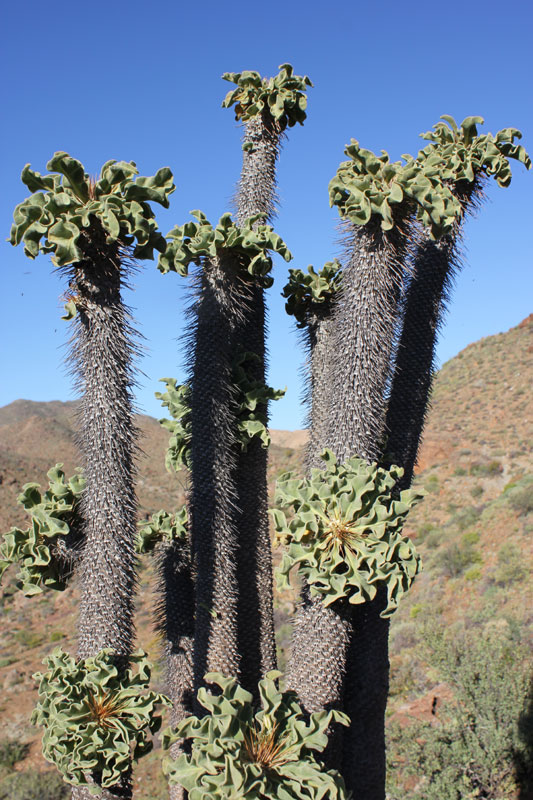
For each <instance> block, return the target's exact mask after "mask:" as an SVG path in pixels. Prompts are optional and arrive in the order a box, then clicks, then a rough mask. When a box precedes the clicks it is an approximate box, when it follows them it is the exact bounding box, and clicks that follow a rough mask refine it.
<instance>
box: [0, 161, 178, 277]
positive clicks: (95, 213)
mask: <svg viewBox="0 0 533 800" xmlns="http://www.w3.org/2000/svg"><path fill="white" fill-rule="evenodd" d="M46 168H47V170H49V172H51V173H52V174H50V175H41V174H40V173H39V172H34V171H33V170H31V169H30V166H29V164H27V165H26V166H25V167H24V169H23V170H22V175H21V178H22V182H23V183H24V184H25V185H26V186H27V187H28V189H29V190H30V191H31V192H33V194H32V195H31V197H28V198H27V199H26V200H24V201H23V202H22V203H20V204H19V205H18V206H17V207H16V208H15V212H14V223H13V226H12V228H11V236H10V239H9V241H10V242H11V244H13V245H17V244H20V242H23V243H24V252H25V254H26V255H27V256H29V258H35V257H36V256H37V255H38V254H39V251H41V252H42V253H54V256H53V258H52V260H53V262H54V263H55V264H56V265H57V266H59V267H61V266H66V265H67V264H72V263H75V262H77V261H81V260H82V258H83V253H82V251H81V250H80V247H79V246H78V244H79V240H80V236H81V235H82V233H83V231H85V230H86V229H88V228H89V227H90V226H91V224H93V222H94V220H98V221H99V223H100V224H101V226H102V228H103V230H104V232H105V235H106V241H107V242H108V243H112V242H120V244H122V245H126V246H130V245H133V244H135V247H134V250H133V255H134V257H135V258H153V251H154V248H155V249H156V250H159V251H162V250H164V249H165V240H164V238H163V236H162V235H161V233H160V232H159V231H158V230H157V225H156V223H155V219H154V213H153V211H152V209H151V207H150V205H149V202H152V201H153V202H156V203H159V204H160V205H162V206H164V207H165V208H168V196H169V194H171V192H173V191H174V189H175V186H174V183H173V177H172V172H171V171H170V169H169V168H168V167H163V168H162V169H160V170H158V171H157V172H156V174H155V175H154V176H152V177H149V178H148V177H136V178H134V176H136V175H138V170H137V167H136V165H135V163H134V162H133V161H130V162H126V161H106V163H105V164H104V166H103V167H102V170H101V172H100V177H99V178H98V179H97V180H92V179H91V177H90V176H89V175H88V174H87V173H86V172H85V169H84V167H83V165H82V164H81V163H80V162H79V161H77V160H76V159H75V158H72V157H71V156H69V155H68V153H65V152H62V151H61V152H57V153H55V154H54V156H53V158H52V159H51V160H50V161H49V162H48V164H47V165H46ZM43 239H44V241H42V240H43Z"/></svg>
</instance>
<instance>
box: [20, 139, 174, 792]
mask: <svg viewBox="0 0 533 800" xmlns="http://www.w3.org/2000/svg"><path fill="white" fill-rule="evenodd" d="M47 169H48V170H49V171H50V174H48V175H44V176H43V175H40V174H39V173H38V172H34V171H33V170H31V169H30V167H29V165H27V166H26V167H25V168H24V170H23V172H22V180H23V182H24V183H25V184H26V186H27V187H28V189H29V190H30V192H32V194H31V196H30V197H28V198H27V199H26V200H24V201H23V202H22V203H20V204H19V205H18V206H17V207H16V209H15V212H14V224H13V227H12V229H11V243H12V244H14V245H17V244H19V243H20V242H22V243H23V244H24V251H25V253H26V255H28V256H29V257H30V258H35V257H36V256H37V254H38V253H39V251H41V252H44V253H53V262H54V264H55V265H56V266H57V267H60V268H61V269H62V271H63V272H64V274H65V275H66V277H67V279H68V284H69V290H70V293H71V294H70V300H69V301H68V303H67V308H66V311H67V314H66V317H67V318H72V319H73V321H72V324H73V326H74V333H73V336H72V340H71V351H70V357H69V361H70V365H71V368H72V371H73V374H74V375H75V377H76V378H77V380H78V381H79V384H80V388H81V392H82V398H81V406H80V412H79V429H78V444H79V447H80V450H81V454H82V459H83V469H84V476H85V481H86V485H85V489H84V491H83V493H82V495H81V499H80V503H79V514H80V520H81V522H80V529H81V537H82V549H81V554H80V557H79V563H78V572H79V574H80V577H81V590H82V591H81V601H80V614H79V640H78V656H79V657H80V658H81V659H85V658H88V657H96V656H97V655H98V653H100V652H101V651H102V650H104V649H108V648H110V649H111V650H112V651H113V653H114V658H115V660H116V662H117V665H118V667H119V668H120V669H125V668H126V666H127V663H128V659H129V656H130V653H131V650H132V644H133V636H134V624H133V592H134V583H135V550H134V548H135V540H136V521H135V514H136V500H135V488H134V475H135V469H134V457H135V447H136V443H135V440H136V431H135V427H134V424H133V411H132V396H131V392H132V381H133V373H132V358H133V354H134V352H135V344H134V342H133V340H132V336H133V329H132V328H131V326H130V323H129V318H128V313H127V310H126V309H125V307H124V304H123V301H122V297H121V290H122V287H123V285H124V283H125V280H126V277H127V274H128V270H129V259H130V258H131V257H134V258H153V251H154V248H155V249H156V250H162V249H164V247H165V241H164V239H163V237H162V235H161V234H160V233H159V231H158V230H157V226H156V223H155V220H154V214H153V211H152V209H151V207H150V205H149V202H151V201H155V202H157V203H160V204H161V205H163V206H168V195H169V194H170V193H171V192H172V191H173V190H174V184H173V182H172V173H171V172H170V170H169V169H167V168H164V169H161V170H159V171H158V172H157V173H156V175H154V176H153V177H151V178H147V177H137V176H138V171H137V168H136V166H135V164H134V163H133V162H130V163H126V162H124V161H120V162H117V161H108V162H106V164H104V166H103V167H102V170H101V173H100V176H99V178H98V179H92V178H91V177H90V176H89V175H88V174H87V173H86V172H85V170H84V168H83V165H82V164H81V163H80V162H79V161H77V160H76V159H74V158H71V157H70V156H69V155H68V154H67V153H65V152H58V153H56V154H55V155H54V157H53V158H52V159H51V160H50V161H49V162H48V164H47ZM120 782H121V785H120V787H119V788H117V790H116V792H118V794H119V795H121V796H123V797H127V796H129V795H131V787H130V785H129V777H128V774H121V776H120ZM106 785H109V784H106ZM74 794H75V795H76V796H77V798H78V800H82V798H86V797H88V795H87V791H86V790H85V789H82V790H79V791H77V790H76V791H75V793H74ZM115 794H116V793H115V792H114V791H113V790H110V794H109V797H112V796H115Z"/></svg>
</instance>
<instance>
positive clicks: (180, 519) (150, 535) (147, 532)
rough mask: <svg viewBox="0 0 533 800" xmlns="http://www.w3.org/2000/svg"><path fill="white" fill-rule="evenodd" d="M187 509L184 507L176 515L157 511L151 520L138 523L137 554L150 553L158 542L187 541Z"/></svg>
mask: <svg viewBox="0 0 533 800" xmlns="http://www.w3.org/2000/svg"><path fill="white" fill-rule="evenodd" d="M187 524H188V518H187V507H186V506H182V508H180V509H179V511H177V512H176V513H175V514H174V515H172V514H169V513H168V511H157V512H156V513H155V514H152V517H151V519H149V520H148V519H147V520H143V521H142V522H139V523H137V541H136V544H135V552H136V553H139V555H144V554H145V553H150V552H151V551H152V550H153V549H154V548H155V546H156V545H157V544H158V542H162V541H164V542H167V543H170V542H174V541H183V542H185V541H186V540H187Z"/></svg>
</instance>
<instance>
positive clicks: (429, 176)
mask: <svg viewBox="0 0 533 800" xmlns="http://www.w3.org/2000/svg"><path fill="white" fill-rule="evenodd" d="M344 152H345V153H346V155H347V156H349V158H350V160H349V161H343V162H342V163H341V164H340V166H339V168H338V170H337V173H336V175H335V176H334V177H333V178H332V180H331V181H330V184H329V199H330V205H332V206H334V205H335V206H338V208H339V211H340V213H341V215H342V216H343V217H346V218H347V219H349V220H350V221H351V222H353V223H355V224H356V225H366V224H367V223H368V222H369V221H370V219H371V217H373V216H376V217H378V218H381V227H382V229H383V230H384V231H387V230H391V229H392V228H394V226H395V224H396V220H395V215H394V207H395V206H396V207H398V206H399V205H400V204H401V203H404V205H405V202H404V201H407V206H408V208H409V216H410V215H411V213H415V214H416V217H417V219H419V220H420V221H421V222H422V224H423V225H425V226H426V227H428V228H430V229H431V231H432V235H433V236H434V238H440V236H442V235H443V234H444V233H446V232H447V231H449V230H450V228H451V226H452V225H453V223H454V220H455V219H456V217H457V215H458V214H459V213H460V205H459V203H458V201H457V199H456V198H455V197H454V196H453V194H452V192H451V191H450V189H449V188H448V186H446V184H445V181H444V177H443V175H442V162H441V160H439V159H429V158H428V159H426V160H424V161H419V160H417V159H414V158H413V157H412V156H409V155H404V156H402V158H403V159H404V160H405V164H403V163H402V162H401V161H395V162H391V161H390V159H389V155H388V153H387V152H386V151H385V150H382V151H381V152H382V155H381V156H376V155H375V154H374V153H373V152H372V151H371V150H366V149H365V148H362V147H360V145H359V142H358V141H357V140H356V139H352V140H351V143H350V144H349V145H347V146H346V149H345V151H344Z"/></svg>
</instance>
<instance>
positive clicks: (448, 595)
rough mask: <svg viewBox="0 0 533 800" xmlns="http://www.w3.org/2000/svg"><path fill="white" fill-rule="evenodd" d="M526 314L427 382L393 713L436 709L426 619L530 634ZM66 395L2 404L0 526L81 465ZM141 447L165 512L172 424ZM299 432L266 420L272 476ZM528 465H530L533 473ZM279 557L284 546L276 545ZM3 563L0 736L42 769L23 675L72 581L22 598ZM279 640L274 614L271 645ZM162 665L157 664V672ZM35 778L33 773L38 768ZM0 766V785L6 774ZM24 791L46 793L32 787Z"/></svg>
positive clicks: (67, 630)
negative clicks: (417, 567) (419, 496)
mask: <svg viewBox="0 0 533 800" xmlns="http://www.w3.org/2000/svg"><path fill="white" fill-rule="evenodd" d="M532 366H533V315H532V316H531V317H529V318H528V319H527V320H524V321H523V322H522V323H521V324H520V325H519V326H517V327H516V328H513V329H511V330H510V331H508V332H507V333H504V334H499V335H497V336H491V337H488V338H486V339H482V340H481V341H479V342H476V343H475V344H472V345H470V346H469V347H467V348H466V349H465V350H463V351H462V352H461V353H459V355H458V356H457V357H456V358H454V359H452V360H451V361H449V362H447V363H446V364H445V365H444V366H443V368H442V369H441V371H440V373H439V374H438V376H437V378H436V382H435V388H434V392H433V405H432V410H431V412H430V415H429V420H428V425H427V429H426V434H425V442H424V446H423V449H422V454H421V459H420V469H419V471H418V473H417V477H416V480H417V481H418V482H419V483H420V484H422V485H423V486H424V487H425V488H426V490H427V491H428V495H427V497H426V499H425V501H424V502H423V503H422V504H420V506H418V507H417V508H416V509H415V510H414V512H413V513H412V515H411V516H410V518H409V520H408V523H409V524H408V529H407V533H408V534H410V535H411V536H413V538H414V539H415V540H416V543H417V546H419V548H420V551H421V553H422V557H423V560H424V564H425V569H424V572H423V573H422V575H420V576H419V577H418V578H417V580H416V582H415V585H414V587H413V590H412V592H410V593H409V595H408V596H407V598H406V600H405V601H404V602H403V604H402V605H401V607H400V610H399V611H398V612H397V614H396V615H395V616H394V618H393V623H392V629H391V663H392V683H391V690H392V691H391V700H390V712H391V715H393V716H394V717H396V718H400V719H401V718H402V715H403V717H405V716H409V715H410V714H415V715H419V716H420V715H422V716H424V715H431V709H432V703H433V698H434V697H435V696H437V695H439V696H443V692H445V689H443V687H440V688H439V686H438V677H436V676H435V675H434V674H432V673H431V671H428V670H427V669H426V667H425V665H424V663H423V660H421V658H420V656H419V651H418V649H417V647H418V643H419V641H420V635H421V634H420V631H421V630H422V624H423V623H424V621H429V622H430V623H431V624H432V625H433V624H442V622H443V621H444V622H445V624H446V625H451V624H453V622H454V621H455V620H460V619H463V618H474V617H475V615H477V616H478V618H479V619H482V618H484V617H483V615H485V617H486V618H488V619H490V620H494V619H498V618H504V616H505V615H507V616H508V615H513V616H514V617H515V618H518V619H519V620H520V623H521V624H522V625H523V627H524V630H525V631H526V635H528V636H529V637H530V638H531V636H532V631H533V612H532V611H531V608H533V602H532V599H533V598H532V597H531V591H530V584H528V583H527V579H528V570H529V565H530V564H531V560H532V559H531V556H532V555H533V552H532V542H533V537H532V536H531V534H532V533H533V484H530V483H528V481H529V480H531V477H530V478H528V475H529V476H532V473H533V464H532V461H533V459H532V441H533V437H532V433H533V405H532V400H531V395H530V387H531V378H532V373H533V369H532ZM74 411H75V403H60V402H52V403H35V402H31V401H27V400H19V401H16V402H15V403H11V404H10V405H9V406H6V407H4V408H2V409H0V481H1V482H0V525H1V527H0V530H7V529H8V528H9V526H10V525H11V524H15V523H16V522H21V523H22V524H24V525H25V524H27V523H26V519H25V515H24V514H23V513H21V512H20V511H19V510H17V507H16V503H15V500H16V495H17V494H18V492H19V490H20V487H21V486H22V484H24V483H26V482H28V481H39V482H41V484H44V482H45V473H46V470H47V469H48V468H49V467H50V466H52V465H53V464H55V463H56V462H58V461H62V462H64V464H65V467H66V468H67V471H68V472H70V471H71V470H73V469H74V468H75V466H76V464H77V458H76V450H75V445H74V435H73V421H72V417H73V413H74ZM138 425H139V427H140V429H141V430H142V433H143V441H142V447H143V450H144V452H145V453H146V454H147V455H146V456H144V457H142V458H141V460H140V462H139V486H138V494H139V499H140V504H141V513H142V514H145V513H147V512H149V511H154V510H156V509H158V508H166V509H167V510H172V509H173V508H175V507H176V506H177V505H178V503H179V502H180V501H181V499H182V498H183V494H184V488H183V487H184V479H183V480H181V481H180V479H176V476H172V475H169V474H168V473H167V472H166V471H165V468H164V451H165V448H166V444H167V440H168V435H167V432H166V431H165V430H164V429H162V428H161V427H160V426H159V425H158V423H157V421H156V420H154V419H151V418H148V417H139V418H138ZM304 440H305V433H304V432H302V431H296V432H292V433H291V432H287V431H275V432H273V444H272V447H271V452H270V467H269V476H270V481H271V484H272V485H273V482H274V479H275V477H276V475H277V474H278V473H279V472H280V471H285V470H287V469H300V468H301V462H302V450H301V447H302V444H303V442H304ZM532 477H533V476H532ZM275 557H276V559H279V553H276V554H275ZM14 574H15V571H14V570H10V571H9V573H7V574H6V576H5V577H4V581H3V585H2V587H1V592H0V593H1V602H0V614H1V616H2V628H3V634H2V638H1V640H0V686H2V687H3V693H2V699H1V701H0V712H1V714H2V723H3V732H2V734H0V750H1V746H2V744H3V743H4V742H5V740H6V739H7V740H11V741H13V740H20V741H23V742H27V743H29V744H30V745H31V746H30V749H29V753H28V755H27V757H26V758H25V759H24V760H22V761H20V762H19V763H18V764H16V765H15V769H16V770H18V771H24V772H29V771H30V770H32V769H33V770H37V771H42V770H43V769H46V764H45V762H44V761H43V759H42V756H41V755H40V747H39V742H38V733H37V732H36V731H35V730H34V729H33V728H32V727H31V726H30V725H29V716H30V713H31V709H32V707H33V705H34V703H35V697H36V693H35V688H34V684H33V681H32V679H31V675H32V673H33V672H35V671H36V670H37V669H39V668H40V665H41V659H42V658H43V657H44V655H46V654H47V653H49V652H50V650H51V649H52V647H54V646H55V644H57V643H60V644H61V645H62V646H63V647H65V648H66V649H69V650H71V651H74V650H75V622H76V598H77V594H76V589H75V588H73V589H68V590H67V591H66V592H63V593H55V592H48V593H46V594H43V595H40V596H39V597H36V598H33V599H28V598H24V597H22V596H21V595H20V593H18V592H17V591H16V589H15V578H14ZM295 599H296V595H295V593H292V594H290V593H289V594H285V593H284V595H282V596H279V595H278V596H277V597H276V604H277V618H278V622H280V623H282V624H283V623H285V622H286V621H287V611H289V610H290V609H291V607H293V604H294V601H295ZM138 609H139V613H138V639H139V645H140V646H141V647H143V648H144V649H147V650H148V652H149V654H150V656H151V658H153V659H157V658H158V655H159V639H158V637H157V635H156V633H155V631H154V629H153V626H152V622H151V615H152V610H153V597H152V583H151V568H150V566H149V561H148V567H147V566H146V565H145V564H144V562H143V564H142V565H141V572H140V581H139V597H138ZM287 640H288V626H287V625H283V627H282V629H281V635H280V644H281V645H282V646H283V645H285V642H286V641H287ZM160 675H161V673H160V672H156V676H159V680H160V679H161V678H160ZM36 780H37V779H36ZM2 781H3V776H2V766H1V764H0V789H1V786H2ZM31 796H42V793H41V795H39V793H38V792H37V793H35V794H34V795H31ZM164 797H166V790H165V788H164V783H163V780H162V777H161V775H160V752H159V751H157V750H156V751H154V752H153V753H152V754H150V755H149V756H147V758H146V759H143V760H142V761H141V762H140V764H139V768H138V770H136V784H135V798H136V800H162V798H164Z"/></svg>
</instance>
